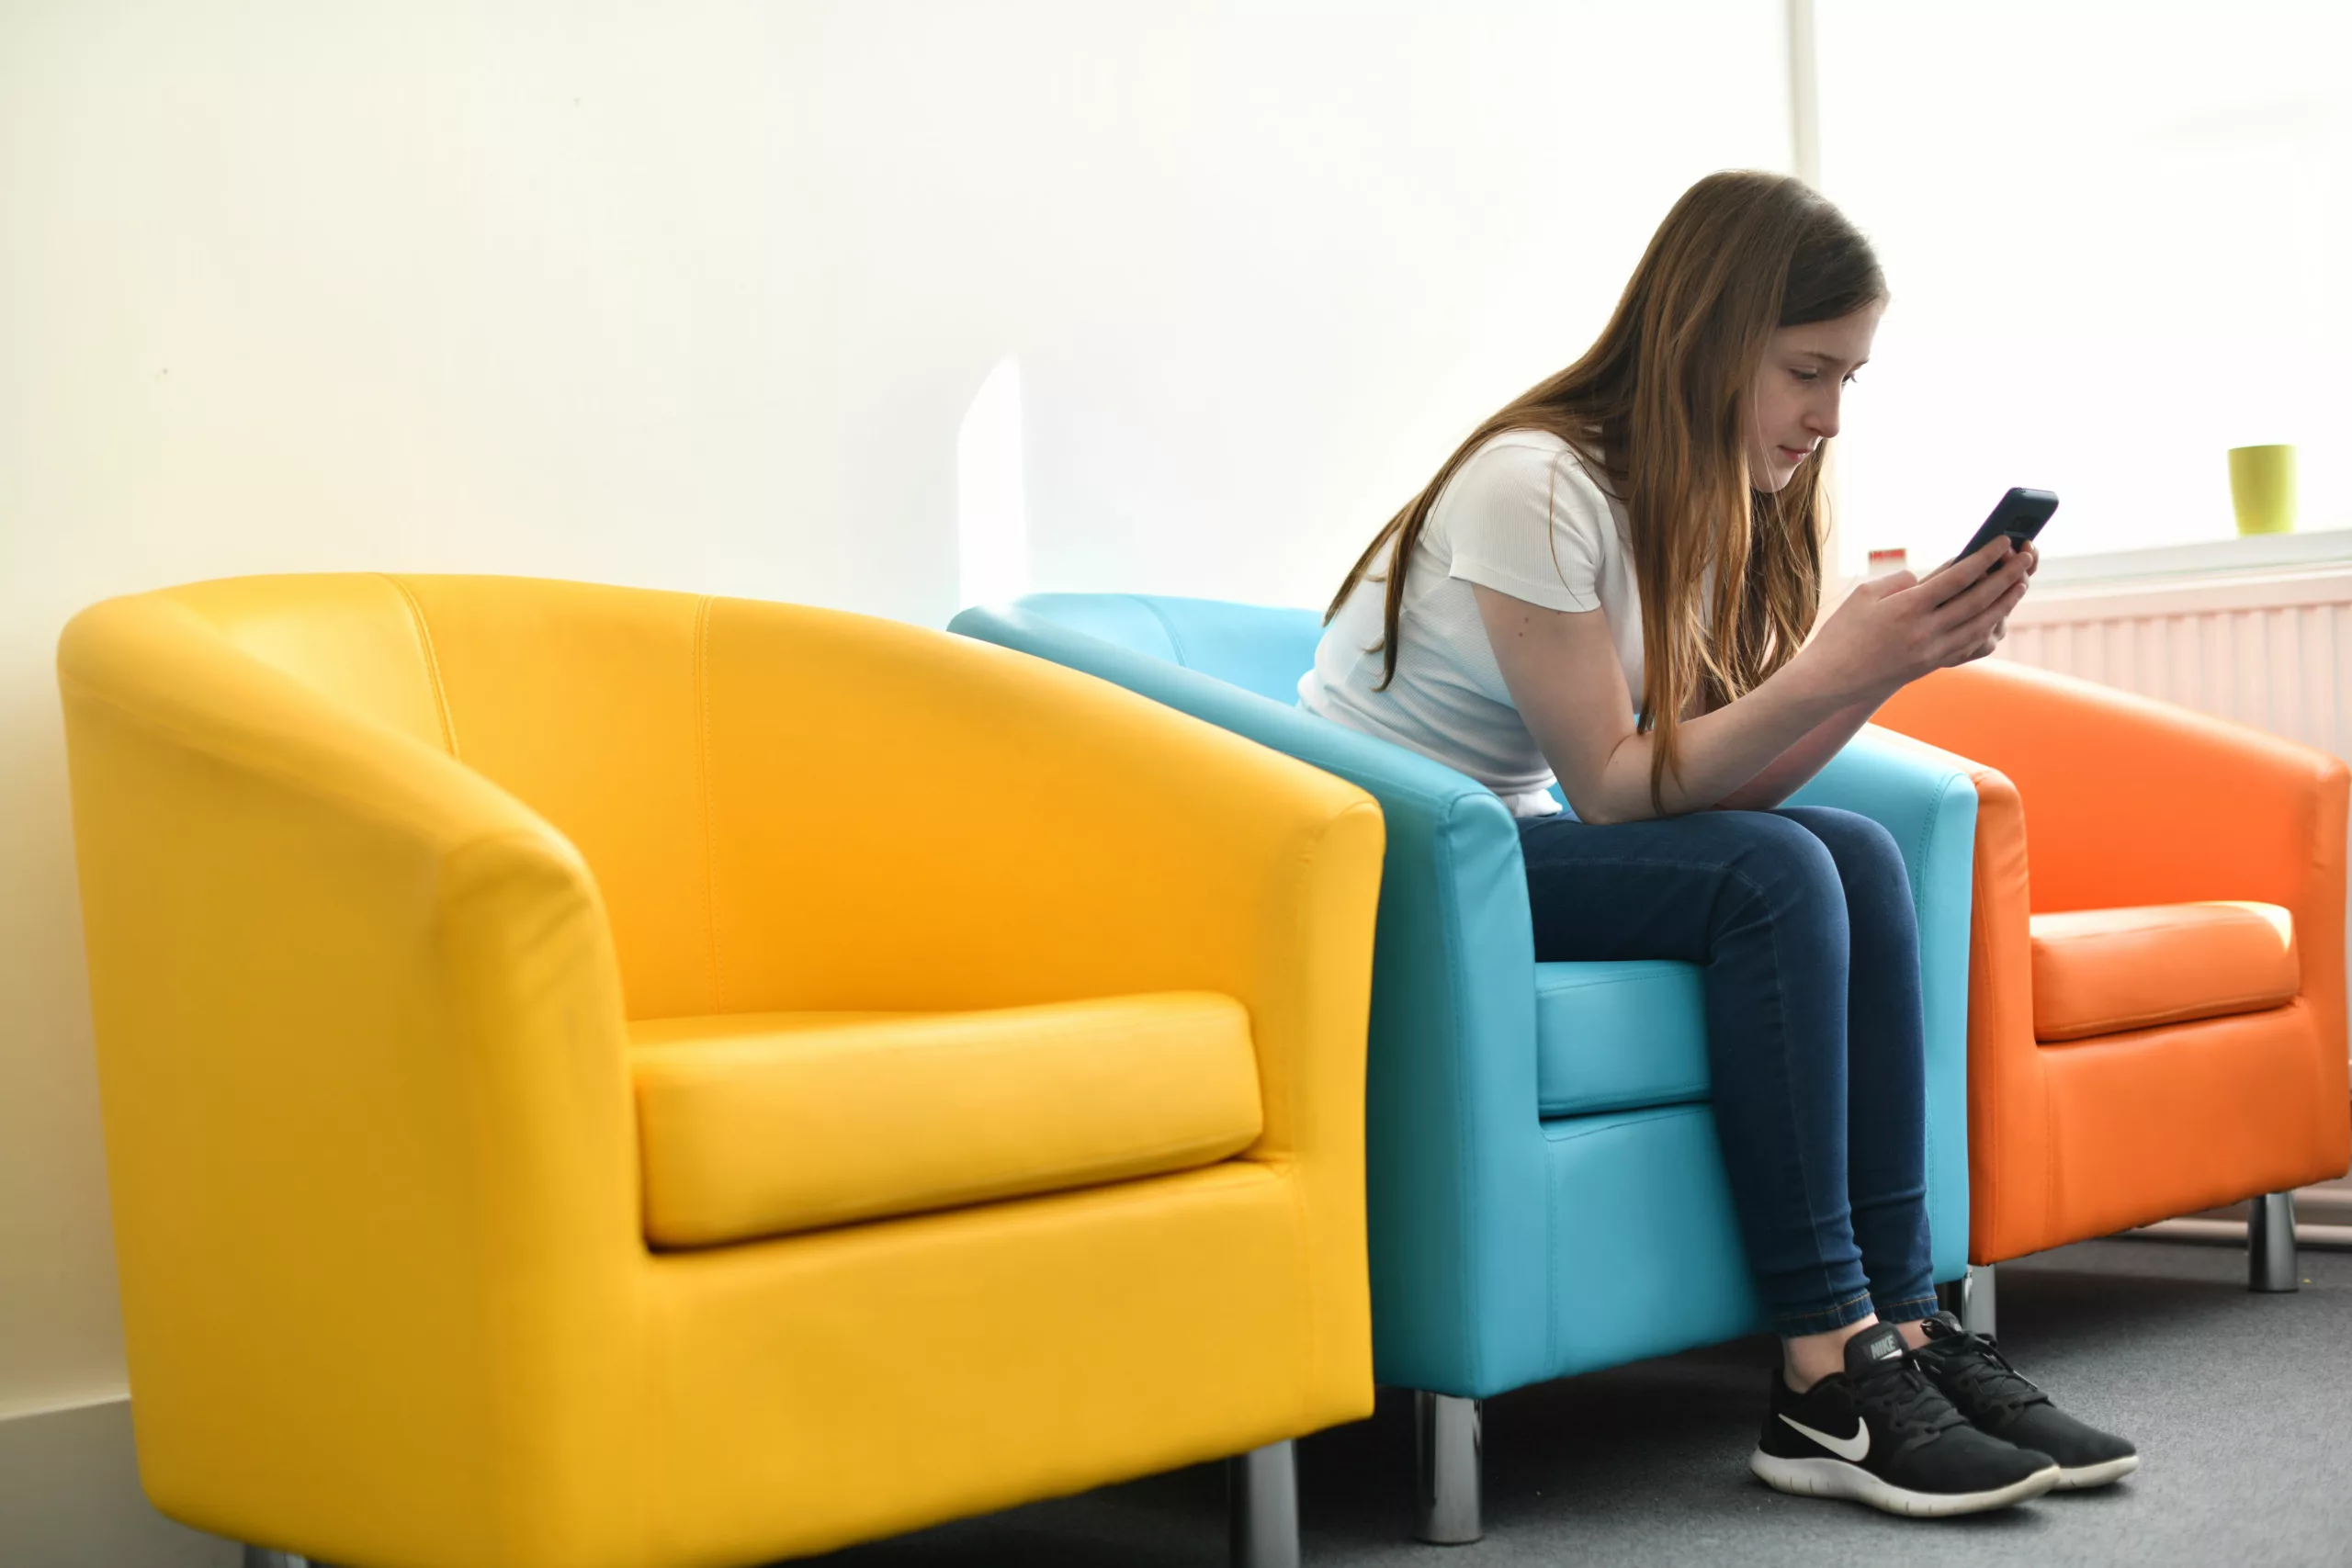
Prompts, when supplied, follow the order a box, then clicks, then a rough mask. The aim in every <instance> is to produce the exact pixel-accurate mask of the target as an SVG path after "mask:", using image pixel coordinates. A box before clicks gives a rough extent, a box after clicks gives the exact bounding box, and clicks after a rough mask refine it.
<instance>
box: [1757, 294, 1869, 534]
mask: <svg viewBox="0 0 2352 1568" xmlns="http://www.w3.org/2000/svg"><path fill="white" fill-rule="evenodd" d="M1885 310H1886V307H1885V306H1884V305H1883V304H1877V305H1866V306H1864V307H1863V308H1862V309H1861V310H1857V311H1855V312H1854V313H1853V314H1852V315H1850V316H1840V317H1838V319H1837V320H1836V321H1812V322H1808V323H1807V324H1805V325H1804V326H1801V327H1781V328H1780V329H1779V330H1777V331H1775V332H1774V333H1772V341H1771V342H1770V344H1767V345H1766V347H1765V350H1764V359H1763V362H1762V363H1761V364H1759V365H1758V366H1757V367H1756V384H1755V385H1754V386H1753V387H1751V388H1749V389H1748V398H1747V408H1748V428H1747V478H1748V482H1749V483H1750V484H1752V485H1754V486H1755V487H1756V488H1757V489H1758V490H1761V491H1779V490H1781V489H1782V488H1784V487H1785V486H1786V485H1787V484H1788V482H1789V481H1790V480H1791V479H1794V478H1796V473H1797V469H1798V468H1801V467H1803V466H1804V462H1805V460H1806V459H1807V458H1809V457H1812V456H1813V454H1814V451H1815V448H1816V447H1818V446H1820V445H1821V444H1822V443H1823V442H1825V441H1826V440H1828V439H1829V438H1830V437H1831V436H1833V435H1835V434H1838V398H1839V396H1840V395H1841V394H1842V393H1843V392H1844V391H1845V389H1846V387H1847V384H1848V383H1849V382H1850V381H1852V380H1853V378H1854V372H1855V371H1857V370H1859V369H1860V368H1861V367H1862V366H1863V364H1864V363H1865V362H1866V361H1868V360H1869V358H1870V356H1871V339H1872V338H1873V337H1875V336H1877V334H1878V319H1879V317H1880V316H1881V315H1882V314H1883V313H1884V311H1885Z"/></svg>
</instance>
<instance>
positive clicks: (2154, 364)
mask: <svg viewBox="0 0 2352 1568" xmlns="http://www.w3.org/2000/svg"><path fill="white" fill-rule="evenodd" d="M1816 20H1817V28H1816V36H1817V39H1818V49H1819V58H1820V66H1821V78H1820V79H1821V126H1822V149H1823V152H1822V178H1823V182H1824V186H1823V188H1824V189H1825V190H1826V191H1827V192H1828V194H1829V195H1830V196H1831V197H1834V198H1835V199H1836V200H1838V202H1840V203H1841V204H1843V205H1844V206H1845V207H1846V209H1847V210H1848V211H1849V212H1850V213H1852V214H1853V215H1854V217H1855V218H1856V219H1857V220H1858V221H1860V223H1861V225H1862V227H1863V228H1864V229H1865V230H1867V231H1869V232H1870V234H1871V238H1872V240H1873V241H1875V242H1876V243H1877V245H1878V248H1879V252H1880V254H1881V256H1882V258H1883V261H1884V263H1885V265H1886V270H1887V276H1888V279H1889V281H1890V283H1891V284H1892V286H1893V288H1894V306H1893V308H1892V309H1891V310H1889V311H1888V312H1887V315H1886V319H1885V323H1884V325H1883V327H1882V328H1881V330H1880V333H1879V339H1878V354H1877V359H1876V361H1875V363H1873V364H1872V365H1871V366H1870V367H1869V368H1867V369H1865V370H1864V371H1863V372H1862V374H1861V380H1860V387H1859V388H1858V389H1857V391H1856V394H1855V395H1854V396H1852V397H1850V398H1849V400H1848V403H1847V409H1848V418H1847V429H1846V439H1844V440H1841V441H1840V442H1839V443H1838V446H1839V451H1838V478H1839V482H1840V486H1841V491H1842V499H1843V501H1844V503H1845V504H1844V506H1843V508H1842V511H1841V518H1842V522H1843V524H1844V528H1845V533H1846V547H1847V551H1848V558H1849V563H1851V562H1857V561H1859V558H1860V552H1861V551H1862V550H1864V549H1866V548H1869V547H1873V546H1897V545H1899V546H1904V547H1907V548H1908V549H1909V551H1910V554H1911V559H1912V561H1913V563H1914V564H1917V563H1920V562H1923V561H1924V562H1929V563H1932V562H1935V561H1939V560H1942V559H1944V558H1947V557H1948V556H1950V555H1951V552H1952V551H1953V550H1955V549H1957V548H1959V547H1960V546H1961V544H1962V542H1964V541H1965V540H1966V538H1967V537H1968V535H1969V534H1970V532H1971V531H1972V530H1973V528H1974V527H1975V525H1976V524H1977V523H1978V522H1979V521H1981V520H1982V519H1983V518H1984V516H1985V513H1986V512H1987V511H1988V510H1989V509H1990V508H1991V506H1992V504H1993V503H1994V502H1995V501H1996V500H1998V499H1999V497H2000V495H2001V492H2002V491H2005V490H2007V488H2008V487H2009V486H2011V485H2035V486H2041V487H2044V488H2048V489H2052V490H2055V491H2057V492H2058V493H2059V496H2060V498H2061V505H2060V509H2059V512H2058V514H2057V516H2056V517H2055V518H2054V519H2052V522H2051V525H2050V528H2049V531H2048V533H2047V534H2046V535H2045V536H2044V537H2043V541H2042V543H2043V547H2044V548H2045V549H2047V550H2048V551H2050V552H2051V553H2052V554H2053V555H2066V554H2078V553H2087V552H2098V551H2107V550H2122V549H2131V548H2136V547H2142V546H2150V545H2171V544H2182V543H2188V542H2190V541H2193V540H2198V539H2225V538H2229V537H2232V536H2233V534H2234V530H2235V525H2234V521H2233V514H2232V512H2231V507H2230V490H2229V469H2228V459H2227V457H2226V454H2227V452H2228V449H2229V448H2230V447H2232V446H2249V445H2254V444H2257V443H2265V442H2279V441H2284V442H2292V443H2295V444H2297V446H2299V448H2300V454H2299V455H2300V457H2301V470H2302V472H2301V480H2302V483H2301V491H2302V502H2303V504H2302V508H2301V513H2302V516H2301V523H2300V525H2299V526H2300V527H2301V528H2302V529H2305V530H2312V529H2321V528H2352V445H2347V443H2346V439H2345V432H2346V430H2347V429H2352V380H2348V379H2347V378H2346V376H2345V374H2344V368H2343V367H2344V366H2345V364H2346V360H2347V359H2352V290H2347V288H2346V278H2347V277H2352V92H2347V90H2346V68H2347V63H2352V6H2346V5H2345V4H2344V3H2343V0H2232V3H2231V4H2229V5H2226V6H2223V5H2215V4H2213V3H2211V0H2193V3H2192V0H2147V3H2144V4H2135V5H2131V6H2122V5H2118V4H2116V3H2115V0H1978V3H1976V4H1973V5H1971V6H1967V7H1965V8H1955V7H1951V6H1900V5H1888V4H1886V3H1885V0H1817V18H1816Z"/></svg>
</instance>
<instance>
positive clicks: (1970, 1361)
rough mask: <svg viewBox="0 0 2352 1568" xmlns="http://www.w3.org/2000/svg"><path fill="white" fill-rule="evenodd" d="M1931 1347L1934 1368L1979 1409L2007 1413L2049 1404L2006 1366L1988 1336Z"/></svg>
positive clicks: (1947, 1340)
mask: <svg viewBox="0 0 2352 1568" xmlns="http://www.w3.org/2000/svg"><path fill="white" fill-rule="evenodd" d="M1933 1343H1934V1344H1935V1348H1934V1349H1933V1350H1931V1351H1929V1352H1928V1354H1930V1355H1932V1356H1933V1357H1934V1358H1935V1362H1936V1365H1937V1367H1938V1368H1939V1370H1941V1371H1942V1372H1943V1374H1944V1376H1945V1378H1946V1379H1947V1380H1949V1381H1950V1382H1951V1386H1952V1388H1953V1389H1954V1390H1955V1391H1957V1392H1958V1393H1959V1395H1960V1397H1961V1398H1962V1399H1964V1400H1966V1401H1968V1402H1969V1403H1970V1404H1973V1405H1975V1406H1976V1407H1977V1408H1978V1409H1980V1410H1986V1411H1991V1410H2001V1411H2004V1412H2010V1411H2018V1410H2022V1409H2024V1408H2025V1407H2026V1406H2027V1405H2029V1404H2047V1403H2048V1402H2049V1399H2050V1396H2049V1395H2048V1394H2046V1393H2042V1392H2041V1390H2040V1389H2038V1388H2036V1387H2034V1386H2033V1384H2032V1383H2031V1382H2029V1381H2028V1380H2027V1379H2026V1377H2025V1375H2024V1374H2023V1373H2021V1372H2019V1371H2018V1370H2017V1369H2016V1368H2015V1367H2013V1366H2011V1365H2009V1359H2008V1358H2007V1356H2004V1355H2002V1354H2001V1351H2000V1348H1999V1347H1998V1346H1996V1345H1995V1344H1994V1343H1993V1337H1992V1336H1991V1335H1989V1334H1971V1335H1968V1336H1966V1337H1962V1338H1958V1339H1943V1340H1938V1341H1934V1342H1933Z"/></svg>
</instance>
